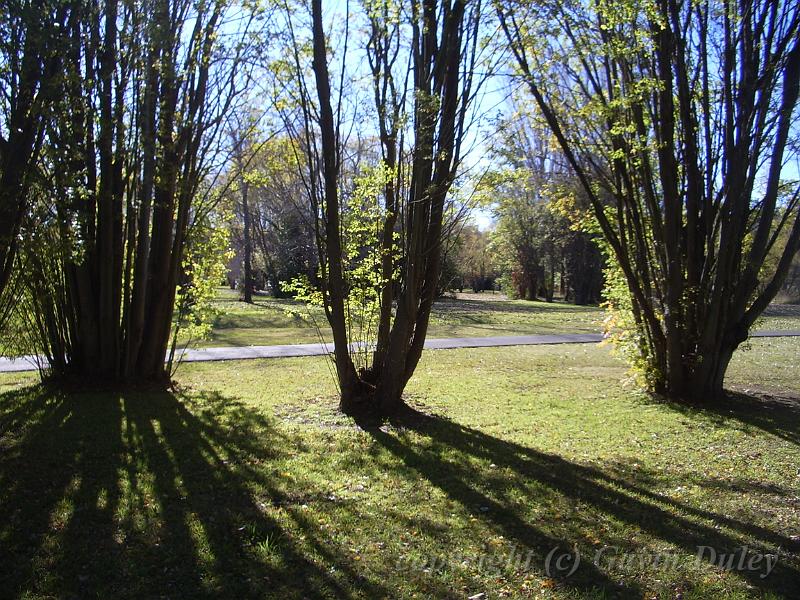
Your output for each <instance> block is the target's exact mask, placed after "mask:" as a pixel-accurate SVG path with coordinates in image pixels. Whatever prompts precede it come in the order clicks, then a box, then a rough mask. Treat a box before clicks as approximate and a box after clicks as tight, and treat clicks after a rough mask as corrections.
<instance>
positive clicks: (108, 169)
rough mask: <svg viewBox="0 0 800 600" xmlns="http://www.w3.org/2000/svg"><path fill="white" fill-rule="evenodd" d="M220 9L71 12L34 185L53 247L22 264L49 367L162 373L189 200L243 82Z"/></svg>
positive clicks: (221, 5)
mask: <svg viewBox="0 0 800 600" xmlns="http://www.w3.org/2000/svg"><path fill="white" fill-rule="evenodd" d="M225 11H226V3H225V2H223V1H216V2H208V3H195V2H193V1H192V0H173V1H170V2H134V1H127V0H105V1H99V0H97V1H93V2H84V3H81V4H80V9H79V10H78V11H76V13H75V18H73V19H71V21H70V23H69V30H68V32H67V34H68V36H69V49H68V53H67V55H66V56H65V64H64V67H65V76H64V77H63V79H62V83H61V87H60V89H59V102H58V104H57V107H56V114H55V117H54V119H53V121H52V123H51V125H50V127H49V129H48V131H47V135H46V138H47V140H46V147H45V155H44V156H43V164H44V166H43V168H44V169H45V170H46V171H47V173H48V180H47V182H46V184H45V185H43V186H42V187H41V188H40V192H39V193H40V195H41V198H42V203H44V204H46V205H47V206H49V207H50V211H49V212H48V213H46V215H45V216H44V217H43V221H42V223H40V225H41V227H42V228H49V230H50V231H51V232H52V237H53V238H55V239H56V240H57V242H56V243H57V245H58V247H57V248H55V249H53V248H51V249H50V251H51V252H52V253H53V255H54V256H57V257H58V260H57V261H55V262H54V261H52V260H48V261H47V262H46V264H45V263H42V264H41V267H42V269H43V270H42V271H41V272H33V273H31V274H30V277H29V279H30V281H31V284H30V285H31V290H32V293H31V295H32V296H33V297H34V299H35V301H34V305H35V311H34V313H35V319H36V322H37V325H38V327H37V329H38V330H39V331H40V332H41V335H40V338H41V339H40V342H41V345H42V346H43V348H42V350H43V351H44V353H45V355H46V356H47V359H48V362H49V365H50V368H51V369H52V371H53V372H54V374H56V375H70V376H91V377H92V379H93V380H98V379H110V380H164V379H166V378H167V377H168V373H167V372H166V371H165V364H164V359H165V353H166V349H167V345H168V343H169V339H170V329H171V326H172V319H173V308H174V303H175V294H176V286H177V284H178V282H179V278H180V274H181V270H182V267H183V265H182V262H183V257H184V249H185V246H186V240H187V232H188V230H189V228H190V226H191V222H192V218H193V214H194V213H193V210H192V206H193V203H194V202H195V200H196V198H197V197H198V194H199V192H200V191H201V186H202V184H203V180H204V177H205V175H206V173H207V170H208V166H209V159H210V157H211V156H212V150H213V149H214V148H215V145H216V143H217V141H218V138H219V136H218V134H219V132H220V129H221V128H222V124H223V120H222V119H223V116H224V114H225V112H226V110H227V109H228V108H229V107H230V106H231V102H232V100H233V98H234V97H235V95H236V93H237V92H236V89H237V88H236V77H237V74H236V72H237V60H236V57H235V56H233V57H232V56H229V55H226V54H225V53H224V52H223V48H222V46H221V41H220V37H219V32H220V29H221V27H222V20H223V16H224V14H225ZM36 252H37V249H36V248H35V247H32V248H31V252H30V253H31V254H35V253H36ZM27 264H29V265H32V266H35V265H37V264H39V262H38V261H37V260H36V256H30V257H29V260H28V263H27ZM43 297H44V298H46V301H43Z"/></svg>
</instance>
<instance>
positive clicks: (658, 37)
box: [497, 0, 800, 401]
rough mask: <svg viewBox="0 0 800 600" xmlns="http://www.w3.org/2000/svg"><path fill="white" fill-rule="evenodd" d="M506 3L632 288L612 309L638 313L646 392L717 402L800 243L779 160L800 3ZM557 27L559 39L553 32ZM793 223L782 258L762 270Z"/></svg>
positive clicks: (525, 73)
mask: <svg viewBox="0 0 800 600" xmlns="http://www.w3.org/2000/svg"><path fill="white" fill-rule="evenodd" d="M497 8H498V14H499V17H500V21H501V25H502V27H503V29H504V31H505V33H506V36H507V38H508V41H509V44H510V45H511V49H512V51H513V53H514V56H515V59H516V63H517V66H518V76H519V77H520V78H521V79H522V80H523V81H524V82H525V84H526V87H527V89H528V91H529V92H530V94H531V95H532V96H533V99H534V101H535V103H536V105H537V106H538V108H539V109H540V110H541V112H542V115H543V116H544V118H545V119H546V121H547V124H548V126H549V128H550V129H551V130H552V132H553V134H554V136H555V138H556V139H557V141H558V144H559V146H560V148H561V150H562V152H563V153H564V156H565V157H566V159H567V160H568V161H569V164H570V166H571V167H572V169H573V170H574V171H575V173H576V175H577V177H578V178H579V180H580V182H581V185H582V186H583V188H584V191H585V192H586V194H587V196H588V197H589V199H590V201H591V204H592V207H593V212H594V216H595V218H596V219H597V223H598V225H599V227H600V229H601V231H602V234H603V237H604V239H605V242H606V243H607V245H608V248H609V254H610V255H611V257H613V259H614V261H615V263H616V265H617V267H618V269H619V271H620V274H621V276H622V279H621V281H624V284H625V285H626V287H627V294H626V298H625V299H624V301H623V302H622V303H620V302H617V306H619V307H622V308H625V307H626V305H627V308H628V309H629V310H630V312H631V315H632V321H633V323H634V332H633V333H634V335H633V336H632V339H633V340H634V342H635V351H636V354H637V360H638V362H640V363H641V364H643V365H645V373H644V374H645V376H646V379H647V382H648V384H649V386H650V387H651V388H652V389H654V390H655V391H657V392H660V393H664V394H667V395H669V396H670V397H673V398H682V399H689V400H694V401H702V400H706V399H708V398H710V397H713V396H718V395H720V394H721V393H722V389H723V381H724V376H725V371H726V369H727V366H728V363H729V361H730V359H731V356H732V355H733V352H734V350H735V349H736V348H737V346H738V345H739V344H740V343H741V342H743V341H744V340H745V339H746V338H747V335H748V332H749V330H750V327H751V326H752V325H753V322H754V321H755V319H756V318H757V317H758V316H759V315H760V314H761V312H762V311H763V310H764V309H765V308H766V306H767V305H768V304H769V302H770V301H771V300H772V299H773V298H774V297H775V294H776V293H777V291H778V290H779V288H780V286H781V284H782V282H783V280H784V278H785V276H786V273H787V271H788V269H789V265H790V263H791V261H792V258H793V257H794V255H795V253H796V252H797V250H798V246H799V245H800V219H798V210H797V206H798V189H797V187H796V186H795V188H794V189H793V190H792V192H791V193H790V194H789V195H788V198H789V200H788V201H787V202H786V203H785V204H784V205H783V206H781V205H780V201H779V200H780V194H779V190H780V183H781V173H782V168H783V166H784V164H785V162H786V160H787V159H789V158H792V157H793V156H796V149H797V145H796V139H794V138H795V137H796V128H793V119H794V114H795V109H796V105H797V98H798V84H799V83H800V35H798V25H799V24H800V5H798V4H797V3H792V2H781V1H780V0H767V1H764V2H761V1H756V0H742V1H740V2H737V3H729V2H712V1H709V2H702V3H695V2H677V1H674V0H652V1H650V0H634V1H632V2H631V1H628V0H626V1H621V0H603V1H601V2H598V3H596V4H592V5H591V6H589V5H586V4H584V3H580V2H567V3H549V2H546V3H529V2H503V3H498V4H497ZM553 29H555V30H557V31H560V32H561V33H560V35H558V36H552V35H544V30H549V31H552V30H553ZM790 140H792V142H791V143H790ZM604 198H607V199H609V202H605V201H604ZM777 211H780V212H781V214H782V215H783V216H782V218H780V219H777V220H776V219H775V218H774V217H775V215H776V212H777ZM784 230H787V231H789V234H788V235H787V236H786V237H785V238H783V239H785V242H784V243H783V245H782V247H780V248H779V255H780V258H779V260H778V264H777V267H776V268H775V270H774V273H773V274H765V273H763V272H762V265H763V264H764V261H765V258H766V257H767V255H768V253H769V252H770V251H772V250H773V248H774V247H775V244H776V242H777V240H779V239H782V238H781V232H782V231H784ZM629 339H631V338H630V336H629Z"/></svg>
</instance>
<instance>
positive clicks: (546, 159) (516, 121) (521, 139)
mask: <svg viewBox="0 0 800 600" xmlns="http://www.w3.org/2000/svg"><path fill="white" fill-rule="evenodd" d="M512 106H513V107H514V113H513V115H511V116H510V117H507V118H505V119H502V120H500V121H499V122H498V124H497V126H496V131H497V133H496V137H495V142H494V145H493V147H492V155H493V158H494V159H495V162H496V163H498V166H497V167H496V168H495V169H493V170H492V171H490V172H489V173H488V176H487V177H485V178H484V181H483V182H482V187H484V188H485V190H484V191H483V195H484V196H485V197H487V198H489V199H490V200H489V204H490V206H491V207H492V209H493V211H494V213H495V218H496V221H497V227H496V230H495V232H494V235H493V237H494V242H493V246H494V249H495V253H496V254H497V256H498V257H499V262H500V263H501V264H502V265H503V266H504V271H505V273H504V278H505V279H506V281H507V285H510V288H511V290H512V291H513V292H514V293H515V294H516V295H517V296H518V297H520V298H525V299H528V300H535V299H536V298H537V297H543V298H544V299H545V300H547V301H548V302H550V301H552V300H553V297H554V294H555V293H556V288H557V287H558V288H559V291H560V292H561V294H562V295H563V296H564V298H565V300H570V301H573V302H575V303H576V304H591V303H597V302H598V301H599V300H600V291H601V289H602V269H603V261H602V257H601V255H600V250H599V248H598V247H597V246H596V244H595V240H594V236H593V235H592V234H591V233H589V232H586V231H584V230H583V229H581V228H580V227H575V226H574V218H575V217H576V216H578V215H580V214H581V213H582V209H583V206H582V205H583V204H584V203H585V194H583V193H582V192H581V191H580V189H579V187H580V186H579V184H578V182H577V181H576V180H575V177H574V175H573V174H572V173H571V172H570V169H569V167H568V166H567V165H566V164H565V160H564V157H563V155H562V154H561V153H560V152H559V151H558V150H557V148H554V147H553V146H554V144H553V143H552V141H553V140H552V139H551V135H550V134H549V132H548V131H547V127H546V124H545V123H544V122H543V121H542V119H541V118H540V117H539V116H538V115H537V113H536V111H535V110H530V109H529V107H527V106H524V105H523V103H522V102H520V101H519V100H518V99H515V100H514V101H513V102H512ZM557 275H558V276H559V283H558V285H557V284H556V277H557Z"/></svg>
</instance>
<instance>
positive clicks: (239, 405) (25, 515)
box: [0, 340, 800, 600]
mask: <svg viewBox="0 0 800 600" xmlns="http://www.w3.org/2000/svg"><path fill="white" fill-rule="evenodd" d="M771 343H772V341H769V340H757V341H754V342H753V349H752V350H751V351H750V352H755V353H757V354H753V355H752V356H759V357H760V358H759V359H758V361H761V362H760V363H759V364H757V365H756V366H754V367H753V368H761V369H766V368H767V365H769V369H771V370H770V377H771V380H772V384H773V385H774V390H779V389H780V390H782V391H781V393H782V394H783V400H782V401H781V402H778V403H774V404H770V403H769V399H768V398H764V397H762V396H753V395H747V394H742V395H740V396H737V397H736V398H735V399H733V400H732V401H731V402H729V403H727V404H720V405H717V404H709V405H708V406H705V407H695V408H687V407H685V406H678V405H672V404H669V403H665V402H660V401H658V400H656V399H652V398H649V397H647V396H644V395H642V394H640V393H638V392H636V391H635V390H634V389H633V388H630V387H627V386H625V385H622V384H621V383H620V382H621V380H622V379H623V378H624V377H625V368H624V366H623V365H622V364H621V363H620V362H618V361H617V360H615V359H614V358H613V357H611V356H610V354H609V352H608V350H607V349H606V348H600V347H596V346H593V345H582V346H560V347H525V348H491V349H464V350H449V351H433V352H426V353H424V355H423V360H422V362H421V364H420V367H419V369H418V372H417V374H416V376H415V377H414V379H413V380H412V382H411V385H410V386H409V389H408V394H407V399H408V403H409V406H410V407H411V408H410V409H409V411H408V412H407V413H405V414H404V415H401V416H399V417H398V418H397V419H395V420H393V421H391V422H389V423H386V424H383V425H380V424H377V423H374V424H369V423H365V424H362V426H358V425H357V424H356V423H354V422H353V421H352V420H351V419H350V418H347V417H345V416H343V415H341V414H340V413H338V412H337V410H336V388H335V385H334V383H333V380H332V377H331V372H330V365H329V364H328V362H327V361H326V360H325V359H323V358H291V359H280V360H253V361H239V362H228V363H214V364H211V363H194V364H186V365H183V366H182V367H181V369H180V370H179V372H178V387H177V391H175V392H173V393H167V392H145V391H129V392H122V393H99V392H91V393H89V392H72V393H62V392H56V391H52V390H50V389H48V388H46V387H40V386H37V385H34V384H33V381H34V378H33V376H32V375H30V374H8V375H2V376H0V432H1V433H0V449H2V453H1V454H0V486H2V487H0V490H2V491H0V511H2V514H3V515H5V516H6V518H5V519H4V521H3V522H2V523H0V553H2V557H0V558H2V560H3V564H4V565H5V566H6V567H7V568H4V570H3V572H2V575H0V577H1V578H2V579H0V589H2V590H3V592H4V594H6V595H25V596H26V597H29V598H44V597H52V596H57V597H65V596H76V597H93V596H99V597H115V598H116V597H119V598H138V597H142V596H153V595H156V596H169V597H226V598H227V597H270V598H303V597H331V598H375V597H400V598H411V597H414V595H416V597H437V598H464V597H467V596H470V595H474V594H479V593H486V594H488V597H489V598H495V597H519V598H528V597H531V598H542V597H544V598H612V597H621V598H642V597H646V598H652V597H656V598H665V599H666V598H675V597H676V596H677V595H678V594H680V595H682V597H683V598H685V599H689V598H694V599H695V600H700V599H704V598H717V597H725V598H748V597H754V596H760V595H761V594H764V593H767V594H773V596H772V597H773V598H776V597H781V596H782V597H786V598H791V597H796V596H797V593H798V588H797V586H798V585H799V584H800V556H798V553H797V552H798V547H797V541H796V538H795V536H798V535H800V523H798V521H797V514H798V512H800V494H798V491H797V490H798V477H799V476H800V473H798V471H797V465H798V464H800V418H798V404H797V400H796V398H797V396H796V392H797V390H796V387H797V382H796V380H792V379H791V373H790V372H788V371H787V367H790V366H791V363H792V362H793V359H792V357H793V356H796V355H797V350H798V349H799V348H800V340H795V341H788V340H787V341H786V343H785V344H784V343H783V342H782V343H781V345H778V346H774V345H770V344H771ZM741 356H747V354H746V353H744V354H742V355H741ZM758 361H756V362H758ZM748 365H749V362H748V361H747V360H744V361H743V360H742V359H741V358H740V357H739V356H737V360H736V361H735V362H734V366H733V371H732V375H731V380H732V381H737V382H738V381H741V380H743V379H744V378H746V377H748V376H749V375H748V374H749V373H750V371H749V370H748V369H750V367H749V366H748ZM737 385H738V384H737ZM792 397H793V398H794V401H792V400H791V398H792ZM765 402H766V403H767V404H764V403H765ZM379 425H380V426H379ZM698 546H712V547H714V548H716V549H717V550H718V551H719V552H722V551H726V552H732V551H734V550H736V549H738V548H742V547H744V546H747V547H748V548H749V549H750V552H766V553H769V552H775V550H776V548H779V547H780V548H781V550H780V555H779V561H778V563H777V566H776V567H775V570H774V571H773V572H772V573H771V574H770V575H769V577H765V578H761V577H760V574H761V572H759V571H749V572H748V571H740V572H729V571H725V570H722V569H719V568H718V567H715V566H713V565H711V564H709V561H708V560H707V558H706V559H704V560H701V561H697V560H695V556H696V554H697V547H698ZM554 548H558V549H559V550H558V552H559V553H560V552H566V551H569V552H572V553H574V552H575V551H576V549H577V552H579V553H580V556H581V557H583V559H582V560H581V562H580V564H579V566H578V568H577V570H576V572H575V573H574V574H572V575H571V576H569V577H565V576H564V575H565V574H564V573H560V574H559V573H553V572H551V573H548V572H547V569H546V564H547V556H548V555H549V554H550V552H551V551H553V549H554ZM601 550H602V551H603V552H602V553H601V554H602V556H604V557H605V559H603V560H597V561H595V560H593V558H592V557H594V556H596V555H597V553H598V551H601ZM658 553H662V554H664V555H668V556H670V557H671V562H669V564H667V565H661V566H654V565H653V564H652V561H651V562H648V561H647V560H637V561H629V562H628V563H626V562H623V561H621V560H617V561H614V560H612V559H610V558H609V557H613V556H623V555H630V556H640V557H645V558H646V557H647V556H653V555H656V554H658Z"/></svg>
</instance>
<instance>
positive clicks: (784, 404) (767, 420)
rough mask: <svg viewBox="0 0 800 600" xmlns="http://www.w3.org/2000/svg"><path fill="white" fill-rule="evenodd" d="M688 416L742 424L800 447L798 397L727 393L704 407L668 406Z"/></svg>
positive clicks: (676, 404) (672, 403)
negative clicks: (699, 415) (698, 415)
mask: <svg viewBox="0 0 800 600" xmlns="http://www.w3.org/2000/svg"><path fill="white" fill-rule="evenodd" d="M666 404H667V406H669V407H670V408H671V409H673V410H675V411H678V412H681V413H684V414H686V415H689V416H692V415H697V414H701V415H705V416H707V417H710V418H711V419H712V420H713V421H715V422H717V423H730V422H731V421H733V422H738V423H740V424H742V425H744V426H746V427H754V428H756V429H760V430H761V431H763V432H765V433H770V434H772V435H775V436H777V437H779V438H781V439H783V440H786V441H787V442H791V443H793V444H795V445H797V446H800V397H798V396H797V395H795V394H791V393H789V394H770V393H763V394H745V393H742V392H737V391H726V394H725V397H724V398H719V399H714V400H709V401H707V402H704V403H703V404H702V405H691V406H689V405H686V404H681V403H678V402H666Z"/></svg>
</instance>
